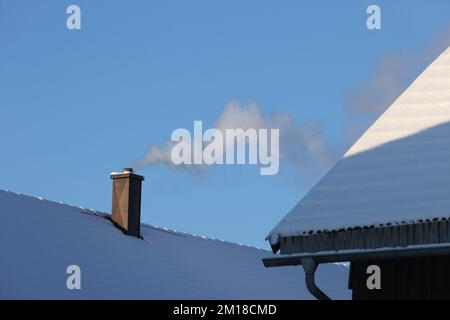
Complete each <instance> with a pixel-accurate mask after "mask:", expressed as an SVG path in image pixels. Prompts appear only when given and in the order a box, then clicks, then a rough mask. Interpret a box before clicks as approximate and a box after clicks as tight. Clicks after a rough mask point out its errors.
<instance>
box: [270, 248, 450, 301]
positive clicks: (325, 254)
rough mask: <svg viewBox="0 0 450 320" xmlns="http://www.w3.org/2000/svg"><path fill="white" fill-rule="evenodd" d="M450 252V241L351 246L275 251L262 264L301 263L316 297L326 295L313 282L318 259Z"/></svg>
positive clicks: (409, 255)
mask: <svg viewBox="0 0 450 320" xmlns="http://www.w3.org/2000/svg"><path fill="white" fill-rule="evenodd" d="M442 255H450V243H438V244H423V245H412V246H407V247H394V248H376V249H351V250H341V251H322V252H314V253H298V254H286V255H277V256H276V257H268V258H263V259H262V261H263V264H264V266H265V267H266V268H271V267H282V266H298V265H301V266H303V269H304V270H305V280H306V286H307V288H308V290H309V292H310V293H311V294H312V295H313V296H314V297H316V298H317V299H318V300H329V299H330V298H329V297H328V296H327V295H326V294H325V293H323V292H322V290H320V289H319V288H318V287H317V285H316V284H315V272H316V269H317V266H318V265H319V264H320V263H332V262H347V261H361V260H363V261H364V260H382V259H399V258H413V257H430V256H442Z"/></svg>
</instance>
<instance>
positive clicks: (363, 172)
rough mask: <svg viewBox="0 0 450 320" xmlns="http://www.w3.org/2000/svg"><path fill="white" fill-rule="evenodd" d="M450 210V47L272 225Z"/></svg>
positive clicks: (282, 231)
mask: <svg viewBox="0 0 450 320" xmlns="http://www.w3.org/2000/svg"><path fill="white" fill-rule="evenodd" d="M449 217H450V47H449V48H448V49H447V50H446V51H445V52H444V53H442V54H441V55H440V56H439V57H438V58H437V59H436V60H435V61H434V62H433V63H432V64H431V65H430V66H429V67H428V68H427V69H426V70H425V71H424V72H423V73H422V74H421V75H420V76H419V77H418V78H417V79H416V80H415V81H414V82H413V83H412V84H411V86H410V87H409V88H408V89H407V90H406V91H405V92H404V93H403V94H402V95H401V96H400V97H399V98H398V99H397V100H396V101H395V102H394V103H393V104H392V105H391V106H390V107H389V108H388V109H387V110H386V112H385V113H384V114H383V115H382V116H381V117H380V118H379V119H378V120H377V121H376V122H375V123H374V124H373V125H372V126H371V127H370V128H369V129H368V130H367V131H366V132H365V133H364V134H363V135H362V137H361V138H360V139H359V140H358V141H357V142H356V143H355V144H354V145H353V146H352V147H351V148H350V149H349V150H348V151H347V153H346V154H345V155H344V156H343V158H342V159H341V160H339V161H338V162H337V163H336V165H335V166H334V167H333V168H332V169H331V170H330V171H329V172H328V173H327V174H326V175H325V176H324V177H323V178H322V179H321V180H320V181H319V183H317V185H315V186H314V187H313V188H312V189H311V190H310V191H309V193H308V194H307V195H306V196H305V197H304V198H303V199H302V200H301V201H300V202H299V203H298V204H297V205H296V206H295V207H294V208H293V209H292V210H291V211H290V212H289V213H288V214H287V215H286V216H285V217H284V218H283V220H282V221H281V222H280V223H279V224H278V225H277V226H276V227H275V228H274V229H273V230H272V231H271V232H270V233H269V235H268V239H269V241H270V243H271V244H272V245H276V244H278V242H279V239H280V237H286V236H295V235H301V234H306V233H311V232H313V233H314V232H317V231H324V230H328V231H331V230H339V229H347V228H354V227H364V226H373V225H374V226H378V225H383V224H387V223H391V224H402V223H412V222H417V221H418V220H426V219H434V218H438V219H440V218H449Z"/></svg>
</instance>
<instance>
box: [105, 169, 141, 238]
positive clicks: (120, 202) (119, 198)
mask: <svg viewBox="0 0 450 320" xmlns="http://www.w3.org/2000/svg"><path fill="white" fill-rule="evenodd" d="M111 179H112V180H113V194H112V213H111V215H112V221H113V223H114V224H115V225H116V226H117V227H118V228H119V229H121V230H122V231H123V232H125V233H126V234H128V235H130V236H134V237H138V238H139V237H140V226H141V186H142V180H144V177H143V176H140V175H137V174H134V173H133V169H131V168H124V169H123V172H118V173H116V172H113V173H111Z"/></svg>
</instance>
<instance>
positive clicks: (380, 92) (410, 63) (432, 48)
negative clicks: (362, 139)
mask: <svg viewBox="0 0 450 320" xmlns="http://www.w3.org/2000/svg"><path fill="white" fill-rule="evenodd" d="M449 45H450V25H449V26H448V27H447V28H445V29H444V30H442V31H441V32H440V33H439V34H438V35H437V36H435V37H434V39H433V40H432V41H431V43H430V45H429V46H428V47H427V48H426V49H425V50H424V51H422V52H418V53H412V52H397V53H387V54H385V55H384V56H382V57H381V58H380V59H379V61H378V62H377V64H376V66H375V70H374V72H373V73H372V76H371V77H369V78H368V79H367V80H366V81H364V82H363V83H361V84H360V85H358V86H356V87H353V88H351V89H350V90H348V92H347V93H346V95H345V112H346V115H347V119H346V122H345V125H344V136H345V137H346V138H347V140H348V143H351V142H353V141H354V140H355V139H356V138H357V137H359V136H360V135H361V134H362V133H363V132H364V131H365V129H367V127H368V126H369V125H370V124H371V123H373V122H374V121H375V120H376V119H377V118H378V117H379V116H380V115H381V114H382V113H383V112H384V111H385V110H386V109H387V108H388V107H389V106H390V105H391V104H392V103H393V102H394V101H395V99H397V97H399V96H400V94H401V93H402V92H403V91H405V90H406V89H407V87H408V86H409V85H410V84H411V83H412V81H414V79H415V78H416V77H417V76H418V75H419V73H420V72H421V71H422V70H423V69H424V68H425V67H426V66H428V65H429V64H430V63H431V62H432V61H433V60H434V59H435V58H437V57H438V56H439V54H441V53H442V52H443V51H444V50H445V49H446V48H447V47H448V46H449Z"/></svg>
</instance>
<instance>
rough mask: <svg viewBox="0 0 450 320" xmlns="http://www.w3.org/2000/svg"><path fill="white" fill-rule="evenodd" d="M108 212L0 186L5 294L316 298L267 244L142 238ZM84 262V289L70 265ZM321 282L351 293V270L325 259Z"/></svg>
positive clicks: (337, 292)
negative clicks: (271, 262) (73, 281)
mask: <svg viewBox="0 0 450 320" xmlns="http://www.w3.org/2000/svg"><path fill="white" fill-rule="evenodd" d="M108 217H109V215H106V214H104V213H99V212H96V211H94V210H90V209H85V208H80V207H76V206H70V205H67V204H63V203H58V202H52V201H48V200H45V199H42V198H34V197H30V196H25V195H21V194H16V193H13V192H9V191H1V190H0V225H1V226H2V230H1V232H0V252H1V255H2V258H1V259H0V284H1V285H0V299H313V297H312V296H311V295H310V294H309V293H308V292H307V290H306V288H305V285H304V272H303V270H302V269H301V268H299V267H288V268H282V269H266V268H265V267H264V266H263V264H262V262H261V259H262V258H263V257H267V256H269V255H270V256H271V255H272V254H271V253H270V252H269V251H267V250H263V249H258V248H254V247H250V246H245V245H239V244H235V243H231V242H226V241H221V240H216V239H211V238H206V237H202V236H195V235H191V234H187V233H182V232H178V231H174V230H168V229H164V228H159V227H155V226H150V225H142V226H141V233H142V236H143V239H137V238H134V237H130V236H126V235H124V234H123V233H122V232H120V231H119V230H118V229H116V228H115V227H114V226H113V224H112V223H111V221H110V220H108V219H107V218H108ZM73 264H75V265H78V266H79V267H80V268H81V290H68V289H67V288H66V280H67V277H68V275H67V274H66V268H67V267H68V266H69V265H73ZM317 278H318V283H319V285H320V286H321V287H323V288H324V290H326V291H327V293H330V295H331V296H332V297H333V298H336V299H349V298H350V296H351V292H350V290H348V289H347V279H348V268H347V267H346V266H343V265H336V264H329V265H321V266H320V267H319V270H318V272H317Z"/></svg>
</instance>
